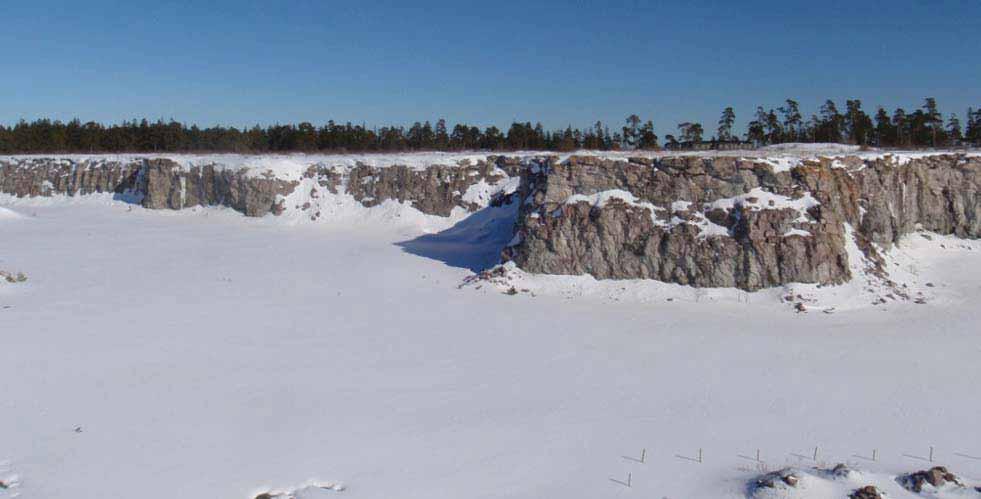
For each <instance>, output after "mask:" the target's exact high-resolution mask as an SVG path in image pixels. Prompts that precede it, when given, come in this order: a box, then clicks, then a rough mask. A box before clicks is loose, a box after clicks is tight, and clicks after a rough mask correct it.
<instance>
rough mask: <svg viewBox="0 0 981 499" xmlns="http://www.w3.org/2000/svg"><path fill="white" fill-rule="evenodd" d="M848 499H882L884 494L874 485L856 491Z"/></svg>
mask: <svg viewBox="0 0 981 499" xmlns="http://www.w3.org/2000/svg"><path fill="white" fill-rule="evenodd" d="M848 497H849V498H850V499H882V494H881V493H879V489H877V488H875V486H874V485H866V486H865V487H862V488H860V489H855V491H854V492H852V493H851V494H850V495H849V496H848Z"/></svg>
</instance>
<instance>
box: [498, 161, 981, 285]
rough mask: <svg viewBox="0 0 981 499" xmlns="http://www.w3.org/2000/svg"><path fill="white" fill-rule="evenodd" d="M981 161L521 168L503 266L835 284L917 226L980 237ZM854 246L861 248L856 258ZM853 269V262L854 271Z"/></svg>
mask: <svg viewBox="0 0 981 499" xmlns="http://www.w3.org/2000/svg"><path fill="white" fill-rule="evenodd" d="M979 174H981V158H979V157H977V156H970V155H966V154H936V155H926V156H923V157H916V158H897V157H893V156H890V155H881V156H876V157H859V156H846V157H837V158H816V159H810V160H808V159H805V160H802V161H800V162H799V164H795V165H791V166H787V167H783V166H781V165H775V164H773V162H771V161H768V160H767V159H765V158H763V159H761V158H738V157H714V158H705V157H663V158H634V159H631V160H629V161H615V160H608V159H603V158H597V157H571V158H569V159H568V160H567V161H563V162H555V163H549V164H547V165H544V167H542V168H529V169H527V170H526V171H524V172H523V174H522V175H523V177H522V181H521V190H520V193H519V196H520V198H521V199H522V200H523V201H522V206H521V210H520V213H519V215H518V221H517V223H516V237H515V239H514V241H513V242H512V245H510V246H508V247H507V248H505V249H504V251H503V259H504V260H505V261H514V262H515V263H516V264H517V266H518V267H520V268H521V269H523V270H525V271H528V272H532V273H545V274H590V275H593V276H594V277H597V278H601V279H636V278H641V279H656V280H660V281H665V282H673V283H679V284H686V285H691V286H696V287H735V288H741V289H745V290H757V289H761V288H767V287H773V286H779V285H783V284H787V283H818V284H838V283H843V282H845V281H848V280H849V279H851V277H852V272H851V268H850V262H849V253H852V254H856V253H858V252H860V253H859V254H861V255H864V259H865V260H866V263H867V265H869V266H870V268H869V271H870V272H873V273H877V274H879V275H880V276H882V277H883V278H884V279H885V278H887V276H886V274H885V271H884V268H883V265H882V263H883V262H882V257H881V251H882V250H883V249H888V248H889V247H891V246H892V245H893V244H894V243H895V242H897V241H898V240H899V238H900V237H902V236H903V235H905V234H908V233H910V232H912V231H913V230H916V229H923V230H927V231H933V232H936V233H940V234H954V235H956V236H959V237H967V238H977V237H978V236H979V234H981V220H979V215H981V175H979ZM856 250H858V251H856ZM851 263H855V262H851Z"/></svg>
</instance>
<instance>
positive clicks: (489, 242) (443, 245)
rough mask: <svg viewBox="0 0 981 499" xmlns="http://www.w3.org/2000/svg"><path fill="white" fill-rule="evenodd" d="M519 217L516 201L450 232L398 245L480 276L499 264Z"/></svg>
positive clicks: (477, 214) (484, 211)
mask: <svg viewBox="0 0 981 499" xmlns="http://www.w3.org/2000/svg"><path fill="white" fill-rule="evenodd" d="M517 215H518V202H517V201H514V202H512V203H511V204H507V205H504V206H499V207H494V206H488V207H486V208H484V209H482V210H480V211H477V212H475V213H473V214H472V215H470V216H468V217H467V218H465V219H463V220H461V221H460V222H458V223H457V224H456V225H454V226H453V227H450V228H449V229H446V230H444V231H441V232H437V233H435V234H426V235H423V236H419V237H417V238H415V239H411V240H408V241H402V242H400V243H396V245H398V246H399V247H401V248H402V250H403V251H405V252H406V253H410V254H413V255H417V256H421V257H425V258H430V259H433V260H438V261H441V262H443V263H445V264H446V265H449V266H450V267H459V268H464V269H468V270H471V271H473V272H480V271H481V270H485V269H488V268H490V267H493V266H494V265H497V264H498V263H500V261H501V250H502V249H504V246H505V245H507V244H508V242H510V241H511V238H512V237H513V235H514V222H515V220H516V218H517Z"/></svg>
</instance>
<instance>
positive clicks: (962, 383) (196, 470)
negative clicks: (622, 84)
mask: <svg viewBox="0 0 981 499" xmlns="http://www.w3.org/2000/svg"><path fill="white" fill-rule="evenodd" d="M351 209H354V208H351ZM357 209H359V210H360V208H357ZM502 209H506V208H502ZM338 210H340V211H341V212H343V213H346V214H347V215H348V216H345V217H337V218H335V219H334V220H335V221H337V223H291V222H297V221H298V219H295V220H292V219H290V218H289V216H288V215H289V214H287V216H284V217H280V218H276V217H271V216H270V217H266V218H263V219H248V218H245V217H242V216H241V215H239V214H237V213H235V212H232V211H230V210H224V209H212V208H209V209H192V210H184V211H181V212H171V211H150V210H144V209H142V208H140V207H138V206H133V205H129V204H125V203H122V202H115V201H111V200H109V199H108V198H106V197H102V196H89V197H80V198H74V199H65V198H50V199H34V200H14V199H11V198H9V197H5V198H0V270H3V271H7V272H14V273H16V272H24V273H25V274H26V275H27V276H28V280H27V281H26V282H22V283H6V282H0V482H4V483H5V484H7V488H2V487H0V498H7V497H20V498H22V499H96V498H98V499H102V498H105V497H139V498H141V499H164V498H167V499H171V498H175V497H176V498H208V499H212V498H217V499H251V498H253V497H255V496H256V495H257V494H259V493H261V492H266V491H272V492H275V491H280V492H283V493H295V494H296V496H297V497H350V498H352V499H367V498H372V499H374V498H377V499H391V498H420V499H421V498H425V499H443V498H446V499H459V498H500V497H512V498H522V499H523V498H528V499H532V498H535V499H538V498H561V499H575V498H596V497H630V496H634V497H645V498H646V497H670V498H675V499H678V498H738V497H746V496H747V494H749V493H750V488H749V487H748V485H747V484H749V483H751V482H752V481H753V480H754V479H755V477H756V476H757V475H758V474H759V472H760V469H762V468H766V469H768V470H774V469H778V468H782V467H784V466H796V467H799V468H803V469H806V468H808V467H809V466H812V465H814V464H816V463H815V462H814V456H815V455H816V456H817V461H818V462H819V463H823V464H826V465H833V464H834V463H837V462H849V463H852V465H853V466H854V467H857V468H859V469H861V470H862V471H861V473H864V474H865V476H867V477H871V478H870V480H873V481H875V482H876V483H880V484H883V486H884V487H887V488H888V492H889V493H890V495H889V497H904V494H906V495H905V496H908V497H913V496H912V495H909V494H907V493H906V492H905V491H903V490H902V489H900V488H898V487H894V486H891V485H889V484H890V483H891V482H890V480H892V477H894V476H896V475H898V474H901V473H906V472H909V471H913V470H918V469H923V468H927V467H929V466H931V463H929V462H928V459H929V455H930V452H931V447H932V448H933V455H934V461H935V463H934V464H945V465H947V466H948V467H949V468H950V469H951V470H952V471H953V472H954V473H956V474H958V475H960V476H962V477H963V478H964V479H965V480H966V481H969V482H970V483H977V480H978V479H979V478H981V459H979V458H981V431H979V425H978V421H979V419H981V398H979V397H978V391H977V380H978V379H981V363H979V362H978V359H979V356H981V341H979V336H978V324H979V320H981V308H979V307H977V305H976V304H977V299H978V297H979V296H981V245H979V244H978V243H976V242H969V241H963V240H958V239H954V238H950V237H939V236H932V235H929V234H925V236H927V237H929V239H928V238H927V237H923V236H924V235H921V234H914V235H912V236H910V237H909V238H907V240H906V241H904V243H903V244H902V245H900V247H899V248H898V249H897V250H895V251H896V252H895V253H894V254H893V255H892V257H891V260H890V261H891V262H892V263H891V265H893V266H894V267H895V269H894V270H895V273H896V275H899V276H900V277H902V279H905V280H908V281H910V282H914V283H915V284H917V285H918V286H920V287H919V288H917V289H922V290H923V291H924V292H925V293H927V295H925V296H926V299H925V300H924V301H925V303H924V304H917V303H915V302H914V301H913V300H898V301H895V302H892V301H890V302H888V303H886V304H884V305H877V306H872V305H871V304H870V302H871V300H869V299H867V298H868V297H867V296H865V295H863V294H862V293H863V292H866V291H865V289H866V286H863V285H862V284H861V283H859V284H857V285H855V286H853V287H848V286H847V285H846V286H841V287H825V288H822V289H803V288H794V289H792V290H785V289H777V290H767V291H762V292H758V293H744V292H741V291H733V290H694V289H692V288H687V287H683V286H676V285H668V284H662V283H653V282H641V281H595V280H593V279H592V278H589V277H557V276H551V277H545V276H529V275H523V274H520V273H517V272H516V273H514V276H515V277H514V279H516V282H515V288H516V291H517V294H515V295H509V294H506V293H503V292H502V288H501V287H500V286H495V285H493V284H492V283H490V282H487V283H483V284H480V283H471V284H470V285H466V286H461V283H462V282H463V281H464V280H465V279H466V278H467V277H468V276H471V275H472V270H474V269H478V268H481V267H483V266H486V265H489V264H492V263H493V261H494V259H495V258H496V254H495V252H496V250H495V249H494V247H495V245H496V246H497V247H499V246H500V245H503V244H506V242H507V241H506V240H503V241H502V240H501V237H502V236H501V234H500V231H495V229H494V228H495V226H496V225H497V224H502V223H505V222H504V221H505V220H506V219H507V217H503V216H499V214H498V212H495V211H488V210H485V211H482V212H479V213H478V214H476V215H473V216H471V217H470V218H467V219H462V218H460V217H455V218H453V219H452V220H442V219H438V217H425V216H421V215H419V216H412V214H411V211H412V210H411V209H408V210H407V209H405V208H404V207H398V206H387V205H383V206H380V207H376V208H372V209H371V210H365V211H363V212H361V211H358V212H357V213H358V214H360V215H358V216H354V214H355V212H354V211H350V210H349V209H348V208H346V207H345V206H344V205H343V204H342V203H339V204H338ZM324 218H328V217H326V215H325V217H324ZM454 223H455V224H456V225H455V226H452V227H451V225H452V224H454ZM482 233H486V237H484V236H481V235H480V234H482ZM891 270H893V269H891ZM526 289H527V291H524V290H526ZM788 291H789V292H793V293H808V292H809V293H815V294H819V295H820V296H819V297H818V298H819V299H821V300H829V301H828V303H831V304H833V305H835V311H834V313H821V312H820V311H819V310H823V308H821V309H819V308H815V309H813V310H811V311H809V312H808V313H796V312H795V311H794V310H793V309H792V308H791V307H788V306H787V304H786V303H781V300H780V297H781V295H782V294H784V293H786V292H788ZM836 293H837V298H836V297H835V296H836V295H835V294H836ZM815 448H816V451H815ZM757 450H759V455H760V459H761V460H762V461H764V463H765V465H761V464H760V463H758V462H756V461H755V458H756V452H757ZM873 451H874V452H875V453H876V457H877V459H876V460H875V461H872V460H871V455H872V453H873ZM642 452H644V454H645V459H644V462H643V463H641V462H638V461H639V459H640V456H641V453H642ZM699 454H701V456H702V459H701V462H698V459H697V458H698V456H699ZM628 476H629V477H630V479H629V482H630V485H631V486H630V487H629V488H628V487H626V486H624V485H623V484H621V483H619V482H626V481H627V480H628ZM808 480H810V479H808ZM856 480H858V479H856ZM858 481H861V480H858ZM858 481H856V484H855V485H856V486H858V485H859V484H858ZM814 483H815V484H817V485H814V486H813V487H812V488H811V489H808V490H809V491H812V492H809V493H808V494H805V495H800V494H798V495H793V496H790V497H842V496H841V494H842V493H844V492H845V491H846V490H847V488H844V487H839V486H837V485H836V486H834V487H832V486H823V485H820V483H821V482H818V481H814ZM836 483H837V482H836ZM849 484H850V482H849ZM839 485H840V484H839ZM772 497H779V495H774V496H772Z"/></svg>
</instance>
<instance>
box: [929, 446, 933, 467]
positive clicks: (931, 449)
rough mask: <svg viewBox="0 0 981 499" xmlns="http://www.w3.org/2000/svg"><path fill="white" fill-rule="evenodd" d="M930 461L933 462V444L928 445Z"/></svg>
mask: <svg viewBox="0 0 981 499" xmlns="http://www.w3.org/2000/svg"><path fill="white" fill-rule="evenodd" d="M930 462H931V463H932V462H933V446H932V445H931V446H930Z"/></svg>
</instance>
